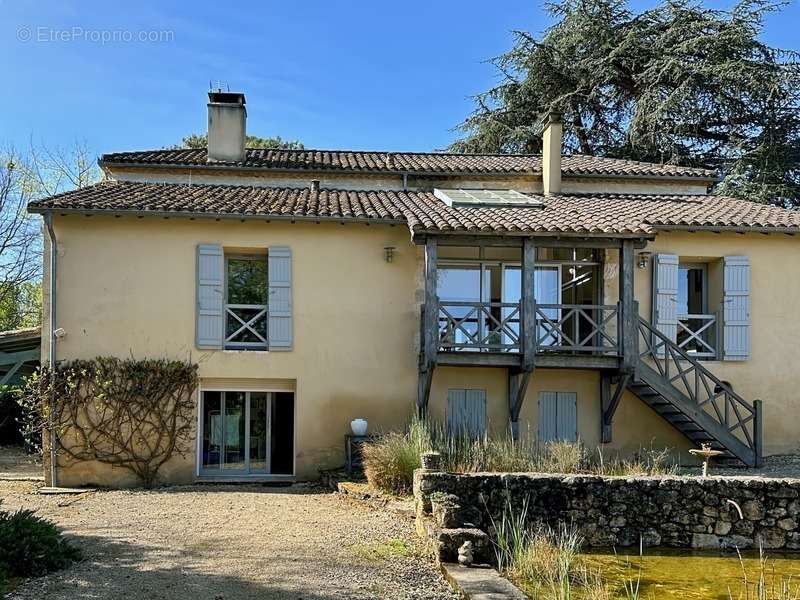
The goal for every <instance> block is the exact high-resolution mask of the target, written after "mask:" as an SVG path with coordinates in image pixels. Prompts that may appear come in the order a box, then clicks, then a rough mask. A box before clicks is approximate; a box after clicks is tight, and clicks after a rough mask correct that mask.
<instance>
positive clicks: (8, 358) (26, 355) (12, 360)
mask: <svg viewBox="0 0 800 600" xmlns="http://www.w3.org/2000/svg"><path fill="white" fill-rule="evenodd" d="M41 354H42V352H41V350H39V349H38V348H35V349H33V350H22V351H20V352H0V365H13V364H16V363H18V362H33V361H36V362H38V361H39V359H40V358H41Z"/></svg>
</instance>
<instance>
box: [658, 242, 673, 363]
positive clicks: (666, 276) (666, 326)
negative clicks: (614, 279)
mask: <svg viewBox="0 0 800 600" xmlns="http://www.w3.org/2000/svg"><path fill="white" fill-rule="evenodd" d="M653 325H654V326H655V328H656V329H658V330H659V331H660V332H661V333H663V334H664V335H665V336H666V337H668V338H669V339H670V340H672V341H673V342H674V341H675V339H676V338H677V335H678V257H677V256H676V255H674V254H656V255H655V259H654V261H653ZM662 350H663V349H662Z"/></svg>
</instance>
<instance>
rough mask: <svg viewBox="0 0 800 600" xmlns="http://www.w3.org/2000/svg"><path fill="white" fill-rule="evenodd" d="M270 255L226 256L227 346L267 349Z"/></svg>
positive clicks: (235, 348) (244, 348)
mask: <svg viewBox="0 0 800 600" xmlns="http://www.w3.org/2000/svg"><path fill="white" fill-rule="evenodd" d="M267 346H268V344H267V257H266V256H265V255H244V256H226V257H225V348H226V349H229V350H266V349H267Z"/></svg>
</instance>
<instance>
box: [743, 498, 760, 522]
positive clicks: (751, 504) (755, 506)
mask: <svg viewBox="0 0 800 600" xmlns="http://www.w3.org/2000/svg"><path fill="white" fill-rule="evenodd" d="M742 514H743V515H744V518H745V519H748V520H749V521H760V520H761V519H763V518H764V505H763V504H761V502H759V501H758V500H748V501H747V502H745V503H743V504H742Z"/></svg>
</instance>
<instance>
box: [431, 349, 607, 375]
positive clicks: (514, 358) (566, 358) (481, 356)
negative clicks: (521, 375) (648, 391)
mask: <svg viewBox="0 0 800 600" xmlns="http://www.w3.org/2000/svg"><path fill="white" fill-rule="evenodd" d="M436 364H437V365H438V366H445V367H505V368H517V369H520V370H521V368H522V361H521V357H520V355H519V354H515V353H512V352H440V353H439V356H438V357H437V359H436ZM619 366H620V360H619V358H617V357H616V356H599V355H593V354H558V353H555V352H544V353H542V354H537V355H536V368H537V369H600V370H609V371H616V370H618V369H619Z"/></svg>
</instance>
